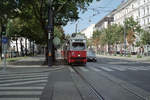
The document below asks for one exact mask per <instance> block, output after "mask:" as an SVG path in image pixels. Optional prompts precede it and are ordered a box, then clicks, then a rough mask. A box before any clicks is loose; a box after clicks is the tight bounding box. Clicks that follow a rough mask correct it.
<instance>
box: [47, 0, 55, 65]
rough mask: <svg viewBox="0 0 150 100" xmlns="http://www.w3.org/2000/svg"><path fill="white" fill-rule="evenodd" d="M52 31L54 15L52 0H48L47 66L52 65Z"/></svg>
mask: <svg viewBox="0 0 150 100" xmlns="http://www.w3.org/2000/svg"><path fill="white" fill-rule="evenodd" d="M53 32H54V15H53V9H52V0H49V7H48V66H49V67H50V66H52V65H53V56H52V55H53V54H52V52H53Z"/></svg>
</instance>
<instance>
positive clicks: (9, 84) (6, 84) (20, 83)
mask: <svg viewBox="0 0 150 100" xmlns="http://www.w3.org/2000/svg"><path fill="white" fill-rule="evenodd" d="M38 82H45V84H46V82H47V80H37V81H28V82H17V83H4V84H0V87H2V86H12V85H26V84H34V83H38Z"/></svg>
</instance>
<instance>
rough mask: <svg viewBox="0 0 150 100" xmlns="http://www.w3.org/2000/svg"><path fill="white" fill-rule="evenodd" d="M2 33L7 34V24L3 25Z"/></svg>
mask: <svg viewBox="0 0 150 100" xmlns="http://www.w3.org/2000/svg"><path fill="white" fill-rule="evenodd" d="M1 34H2V35H6V27H5V26H2V33H1Z"/></svg>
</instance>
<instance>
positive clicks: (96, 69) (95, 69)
mask: <svg viewBox="0 0 150 100" xmlns="http://www.w3.org/2000/svg"><path fill="white" fill-rule="evenodd" d="M89 68H90V69H91V70H93V71H96V72H99V71H102V70H100V69H98V68H94V67H89Z"/></svg>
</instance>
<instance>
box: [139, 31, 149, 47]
mask: <svg viewBox="0 0 150 100" xmlns="http://www.w3.org/2000/svg"><path fill="white" fill-rule="evenodd" d="M141 42H142V44H143V45H148V44H149V45H150V32H149V31H143V34H142V36H141Z"/></svg>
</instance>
